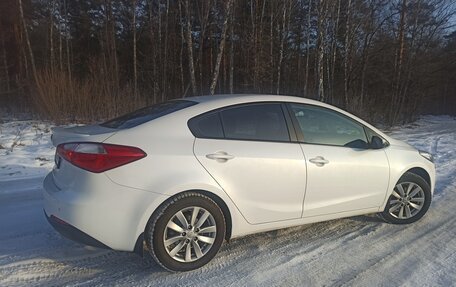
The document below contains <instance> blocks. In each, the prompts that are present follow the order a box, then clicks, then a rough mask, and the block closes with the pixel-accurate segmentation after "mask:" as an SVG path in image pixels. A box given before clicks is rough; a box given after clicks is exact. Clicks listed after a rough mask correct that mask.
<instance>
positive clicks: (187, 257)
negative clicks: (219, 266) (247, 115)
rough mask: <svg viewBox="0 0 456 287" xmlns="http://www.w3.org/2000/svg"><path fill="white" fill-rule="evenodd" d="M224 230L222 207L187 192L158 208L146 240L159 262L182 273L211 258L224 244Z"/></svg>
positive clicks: (203, 197)
mask: <svg viewBox="0 0 456 287" xmlns="http://www.w3.org/2000/svg"><path fill="white" fill-rule="evenodd" d="M192 224H193V225H192ZM185 225H187V226H185ZM225 232H226V224H225V218H224V216H223V212H222V210H221V209H220V207H219V206H218V205H217V204H216V203H215V202H214V201H213V200H212V199H211V198H209V197H208V196H205V195H203V194H200V193H196V192H185V193H181V194H178V195H176V196H174V197H172V198H170V199H169V200H167V201H166V202H165V203H163V204H162V205H161V206H160V207H159V208H158V209H157V210H156V212H155V213H154V215H153V216H152V218H151V219H150V220H149V224H148V225H147V227H146V230H145V241H146V244H147V247H148V250H149V252H150V254H151V256H152V258H154V260H155V261H156V262H157V263H158V264H159V265H161V266H162V267H163V268H165V269H167V270H169V271H173V272H183V271H190V270H194V269H198V268H200V267H202V266H204V265H205V264H207V263H208V262H209V261H211V259H212V258H213V257H214V256H215V255H216V254H217V252H218V251H219V249H220V247H221V246H222V243H223V240H224V238H225ZM176 250H177V251H176Z"/></svg>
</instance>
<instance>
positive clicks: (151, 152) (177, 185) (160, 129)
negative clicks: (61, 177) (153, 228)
mask: <svg viewBox="0 0 456 287" xmlns="http://www.w3.org/2000/svg"><path fill="white" fill-rule="evenodd" d="M193 114H194V113H191V112H190V113H188V112H181V111H179V112H176V113H175V114H173V116H164V117H161V118H158V119H155V120H153V121H151V122H148V123H146V124H143V125H140V126H137V127H135V128H131V129H125V130H121V131H119V132H117V133H116V134H115V135H113V136H112V137H110V138H109V139H108V140H106V141H105V142H106V143H112V144H121V145H129V146H135V147H139V148H141V149H142V150H143V151H144V152H146V154H147V156H146V157H145V158H143V159H141V160H138V161H136V162H133V163H130V164H127V165H125V166H121V167H119V168H116V169H112V170H109V171H107V172H105V174H106V175H107V176H108V177H109V178H110V179H111V180H112V181H113V182H115V183H117V184H119V185H123V186H127V187H130V188H135V189H139V190H143V191H144V192H153V193H158V194H163V195H167V196H173V195H175V194H178V193H181V192H184V191H189V190H204V191H207V192H210V193H213V194H215V195H217V196H218V197H220V198H221V199H222V200H223V201H224V202H225V203H226V205H227V206H228V209H229V211H230V213H231V220H232V223H233V227H232V235H233V236H235V235H236V234H237V228H246V226H248V223H247V222H246V221H245V219H244V218H243V217H242V215H241V214H240V213H239V210H238V209H237V207H236V206H235V204H234V203H233V201H232V200H231V199H230V198H229V197H228V195H227V194H226V193H225V192H224V190H223V189H222V188H221V187H220V186H219V185H218V184H217V182H216V181H215V180H214V179H213V178H212V177H211V176H210V174H209V173H208V172H207V171H206V170H205V169H204V168H203V166H202V165H201V164H200V163H199V162H198V160H197V159H196V157H195V155H194V153H193V145H194V141H195V137H194V136H193V135H192V134H191V132H190V130H189V129H188V127H187V120H188V118H189V117H191V116H192V115H193ZM156 208H157V206H156V205H154V204H152V205H150V206H149V207H148V208H146V209H145V210H143V214H144V215H143V217H142V219H141V221H140V223H139V226H138V229H139V230H144V228H145V226H146V224H147V221H148V220H149V218H150V216H151V215H152V214H153V212H154V211H155V209H156Z"/></svg>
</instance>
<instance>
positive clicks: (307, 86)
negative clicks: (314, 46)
mask: <svg viewBox="0 0 456 287" xmlns="http://www.w3.org/2000/svg"><path fill="white" fill-rule="evenodd" d="M308 5H309V7H308V10H307V33H306V34H307V35H306V37H307V43H306V76H305V78H304V95H305V96H308V89H309V61H310V30H311V26H310V24H311V21H310V20H311V15H312V0H310V1H309V4H308Z"/></svg>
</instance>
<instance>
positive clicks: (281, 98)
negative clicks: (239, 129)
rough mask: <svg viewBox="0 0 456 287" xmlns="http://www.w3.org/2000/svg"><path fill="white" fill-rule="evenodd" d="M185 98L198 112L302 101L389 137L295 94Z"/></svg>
mask: <svg viewBox="0 0 456 287" xmlns="http://www.w3.org/2000/svg"><path fill="white" fill-rule="evenodd" d="M185 100H190V101H194V102H198V103H199V104H198V105H194V106H192V107H190V109H194V110H197V111H198V113H202V112H204V111H209V110H212V109H216V108H222V107H226V106H231V105H237V104H246V103H255V102H290V103H302V104H309V105H314V106H320V107H324V108H328V109H331V110H334V111H337V112H339V113H341V114H344V115H346V116H348V117H350V118H352V119H355V120H357V121H358V122H360V123H362V124H363V125H365V126H367V127H369V128H370V129H372V130H374V131H375V132H376V133H378V134H380V135H381V136H383V137H385V138H387V139H390V137H388V136H387V135H385V134H384V133H383V132H382V131H380V130H379V129H377V128H376V127H374V126H372V125H371V124H369V123H367V122H366V121H364V120H362V119H360V118H358V117H357V116H355V115H353V114H351V113H349V112H347V111H344V110H342V109H340V108H338V107H335V106H332V105H329V104H326V103H324V102H320V101H316V100H312V99H308V98H303V97H297V96H285V95H268V94H221V95H213V96H197V97H187V98H185Z"/></svg>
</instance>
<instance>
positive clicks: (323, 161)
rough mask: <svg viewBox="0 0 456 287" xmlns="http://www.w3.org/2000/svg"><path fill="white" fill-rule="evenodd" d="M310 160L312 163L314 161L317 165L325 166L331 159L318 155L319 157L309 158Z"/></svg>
mask: <svg viewBox="0 0 456 287" xmlns="http://www.w3.org/2000/svg"><path fill="white" fill-rule="evenodd" d="M309 161H310V162H311V163H314V164H315V165H316V166H324V165H325V164H328V163H329V161H328V160H327V159H325V158H324V157H322V156H317V157H314V158H311V159H309Z"/></svg>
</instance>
